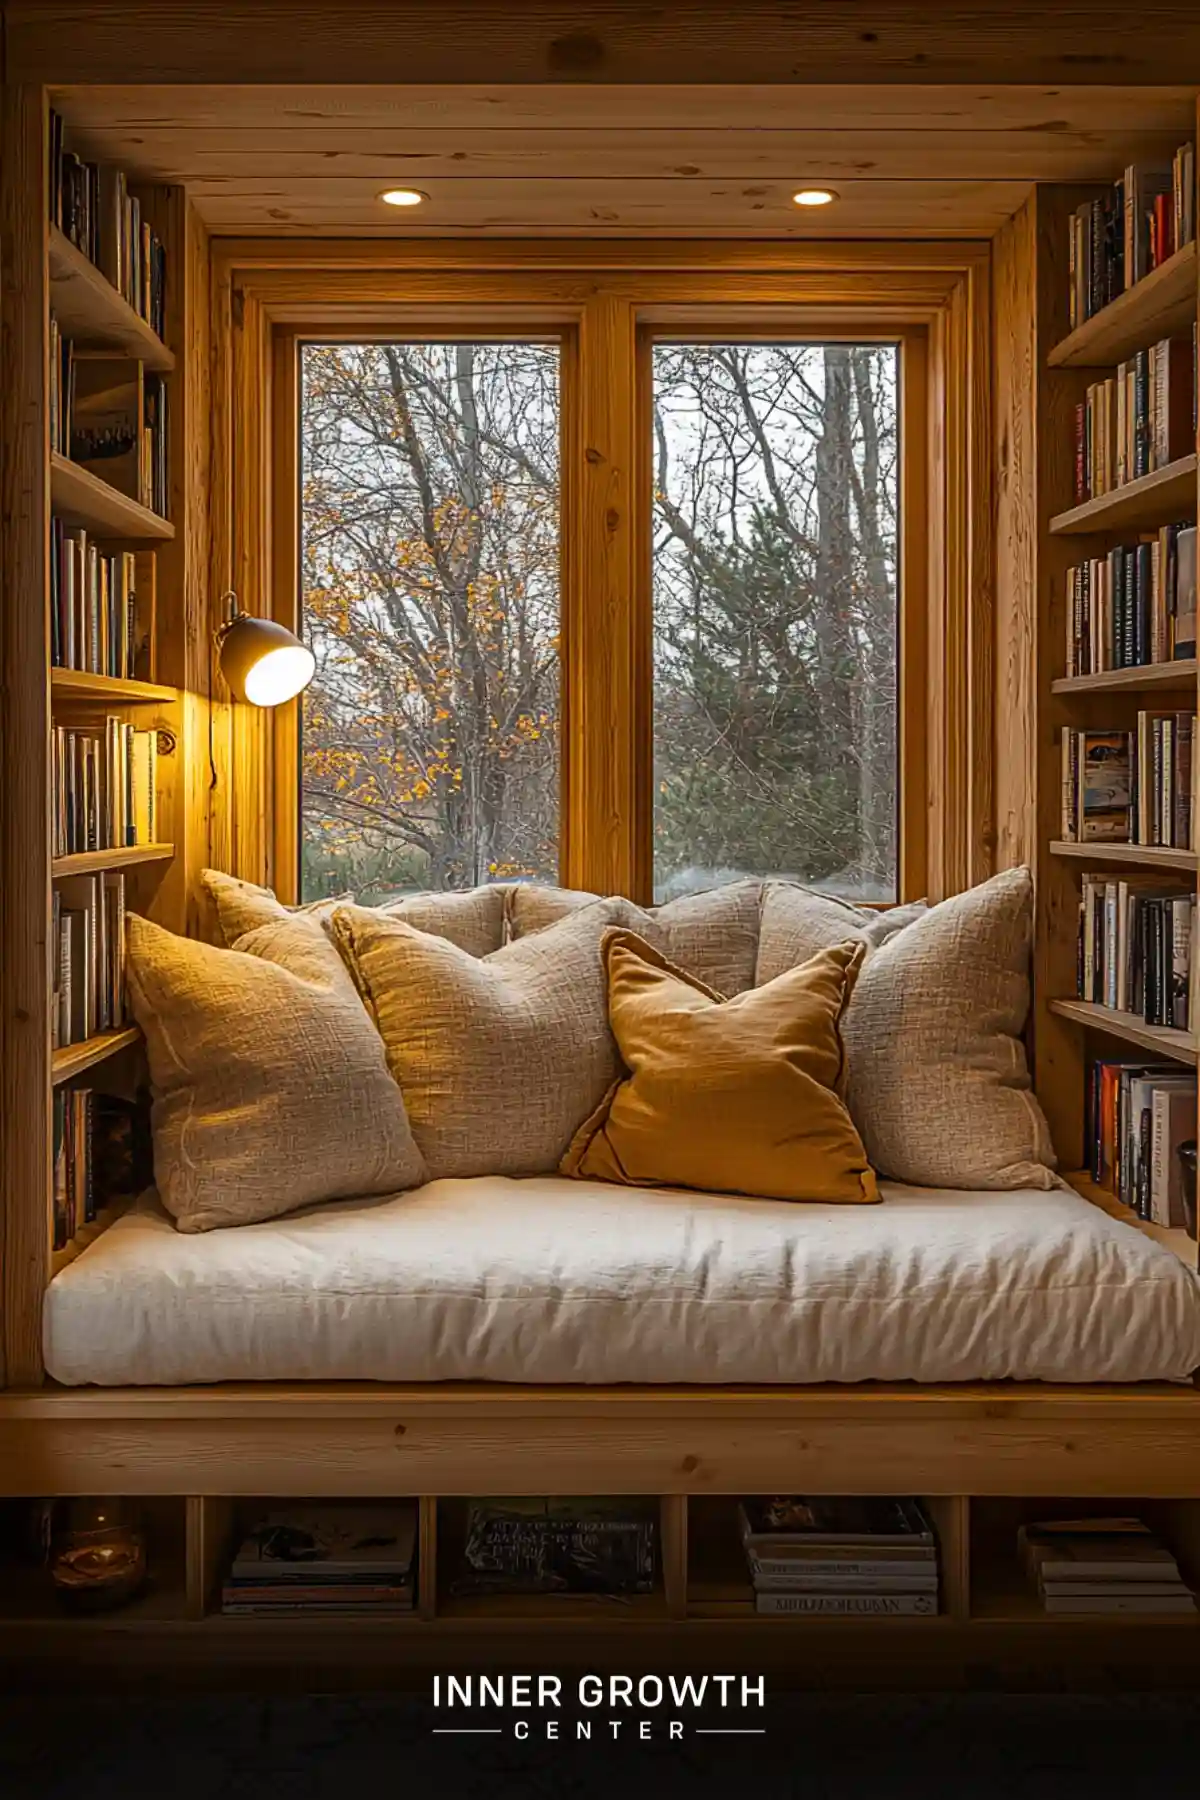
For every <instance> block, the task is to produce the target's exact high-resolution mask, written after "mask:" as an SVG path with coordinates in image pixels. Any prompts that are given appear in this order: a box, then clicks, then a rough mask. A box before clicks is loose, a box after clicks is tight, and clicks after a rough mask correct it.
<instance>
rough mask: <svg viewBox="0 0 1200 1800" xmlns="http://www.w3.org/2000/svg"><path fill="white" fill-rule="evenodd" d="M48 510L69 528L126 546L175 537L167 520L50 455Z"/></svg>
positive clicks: (173, 528)
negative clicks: (76, 526) (80, 529)
mask: <svg viewBox="0 0 1200 1800" xmlns="http://www.w3.org/2000/svg"><path fill="white" fill-rule="evenodd" d="M50 504H51V508H52V509H53V511H54V512H55V513H57V514H58V515H59V517H60V518H62V519H64V520H65V521H66V523H67V524H68V525H82V526H84V527H85V528H86V529H87V530H88V531H91V532H94V533H95V535H96V536H97V537H101V538H113V539H117V540H119V541H120V542H122V543H127V544H139V543H141V544H165V543H169V542H170V540H171V539H172V538H173V537H174V536H175V527H174V526H173V525H172V524H171V522H170V520H169V519H160V518H159V516H158V514H157V513H152V512H151V511H150V509H149V507H146V506H139V505H138V503H137V501H136V500H131V499H130V498H129V496H128V495H127V494H122V493H119V492H118V490H117V489H116V488H115V487H110V486H109V484H108V482H107V481H101V480H100V479H99V478H98V477H97V476H95V475H93V474H92V473H91V471H90V470H88V469H81V468H80V467H79V465H78V463H73V462H71V461H70V459H69V458H68V457H65V456H59V455H58V453H57V452H55V451H52V452H51V455H50Z"/></svg>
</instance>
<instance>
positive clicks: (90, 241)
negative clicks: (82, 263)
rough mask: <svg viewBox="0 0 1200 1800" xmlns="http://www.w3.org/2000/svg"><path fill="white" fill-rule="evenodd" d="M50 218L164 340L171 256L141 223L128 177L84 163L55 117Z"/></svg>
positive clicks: (52, 121)
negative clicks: (66, 143) (168, 257)
mask: <svg viewBox="0 0 1200 1800" xmlns="http://www.w3.org/2000/svg"><path fill="white" fill-rule="evenodd" d="M50 217H51V219H52V220H53V222H54V223H55V224H56V225H57V226H58V227H59V229H60V230H61V231H62V232H63V233H64V234H65V235H66V236H67V237H68V238H70V240H71V242H72V243H73V244H74V245H75V248H76V249H77V250H82V252H83V254H84V255H85V256H86V257H88V258H89V260H90V261H91V262H94V263H95V264H96V267H97V268H98V269H100V270H101V271H102V272H103V273H104V275H106V276H107V278H108V280H109V281H110V282H111V283H112V285H113V286H114V287H115V288H116V290H117V292H118V293H119V294H122V295H124V297H125V299H126V300H127V301H128V302H129V304H130V306H132V308H133V310H134V311H135V312H136V313H138V314H140V315H141V317H142V318H143V319H145V320H146V322H147V323H148V324H149V325H150V326H151V327H152V328H153V329H154V330H155V331H156V332H157V333H158V335H159V337H161V336H162V335H163V327H164V301H165V293H166V254H165V252H164V250H163V246H162V243H161V241H160V239H159V238H158V236H157V235H156V233H155V232H153V231H152V230H151V228H150V223H149V221H148V220H146V219H143V218H142V209H141V204H140V202H139V201H138V200H137V199H136V198H135V197H134V196H133V195H132V194H131V193H130V192H129V188H128V185H127V183H126V180H125V175H124V172H123V171H122V170H120V169H114V168H109V167H108V166H107V165H106V164H100V163H93V162H85V161H84V160H83V159H82V158H81V157H79V156H76V155H75V154H74V152H73V151H71V150H68V149H66V148H65V147H64V144H63V121H62V118H61V116H60V115H59V114H58V113H56V112H52V113H51V114H50Z"/></svg>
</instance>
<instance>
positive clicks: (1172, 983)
mask: <svg viewBox="0 0 1200 1800" xmlns="http://www.w3.org/2000/svg"><path fill="white" fill-rule="evenodd" d="M1195 925H1196V897H1195V895H1194V894H1193V893H1191V892H1189V891H1187V890H1185V889H1183V888H1182V887H1180V886H1178V885H1176V886H1174V887H1172V886H1171V885H1169V884H1167V885H1164V884H1163V883H1162V882H1161V881H1160V880H1158V879H1157V878H1156V877H1155V876H1153V875H1130V876H1125V877H1123V878H1121V879H1120V880H1114V879H1112V878H1111V877H1109V876H1105V875H1085V876H1084V877H1083V881H1082V884H1081V893H1080V900H1079V954H1078V993H1079V998H1080V999H1081V1000H1089V1001H1092V1002H1094V1004H1096V1005H1097V1006H1108V1007H1112V1008H1113V1009H1114V1010H1115V1011H1117V1012H1127V1013H1133V1014H1135V1015H1136V1016H1137V1017H1138V1018H1140V1019H1144V1020H1145V1022H1146V1023H1147V1025H1167V1026H1171V1027H1173V1028H1174V1029H1175V1030H1176V1031H1188V1030H1190V1029H1191V1023H1192V979H1191V977H1192V958H1193V945H1194V934H1195Z"/></svg>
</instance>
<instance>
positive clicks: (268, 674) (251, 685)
mask: <svg viewBox="0 0 1200 1800" xmlns="http://www.w3.org/2000/svg"><path fill="white" fill-rule="evenodd" d="M223 604H224V607H225V614H226V616H225V623H224V624H223V625H222V626H221V628H220V630H219V631H218V632H217V657H218V661H219V662H220V665H221V674H222V676H223V677H224V679H225V683H226V686H227V687H228V688H229V691H230V693H231V694H232V695H233V697H234V699H235V700H248V701H249V702H250V705H251V706H282V704H283V702H284V701H285V700H294V699H295V698H296V695H297V694H299V693H302V692H303V690H304V689H305V688H306V687H307V686H308V684H309V682H310V681H311V680H312V678H313V674H314V672H315V670H316V666H317V665H316V660H315V658H314V656H313V653H312V651H311V650H310V649H309V648H308V645H307V644H302V643H301V642H300V639H299V638H298V637H297V636H296V634H295V632H294V631H289V630H288V628H287V626H286V625H281V624H280V623H279V621H278V620H277V619H257V618H255V617H254V616H253V614H251V613H246V612H243V611H242V609H241V607H240V606H239V605H238V599H237V595H236V594H235V593H233V592H232V591H231V592H230V593H228V594H226V595H225V596H224V600H223Z"/></svg>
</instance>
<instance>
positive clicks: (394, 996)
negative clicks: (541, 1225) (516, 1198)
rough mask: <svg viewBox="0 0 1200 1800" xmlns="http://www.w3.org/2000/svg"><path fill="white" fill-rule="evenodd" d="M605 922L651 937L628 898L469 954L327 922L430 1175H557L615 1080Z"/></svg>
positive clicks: (363, 913)
mask: <svg viewBox="0 0 1200 1800" xmlns="http://www.w3.org/2000/svg"><path fill="white" fill-rule="evenodd" d="M613 925H627V926H629V927H630V928H631V929H632V930H635V931H640V932H641V933H642V934H643V935H645V936H649V937H650V938H651V939H652V940H653V939H655V938H656V937H657V933H656V932H655V930H654V925H653V922H652V921H651V920H650V919H648V918H647V916H646V914H645V913H643V912H642V911H641V910H640V909H639V908H638V907H636V906H634V905H632V904H631V903H630V902H629V901H628V900H598V901H596V902H594V903H593V904H592V905H590V906H586V907H582V908H580V909H578V910H577V911H575V912H573V913H571V914H570V916H569V917H567V918H564V919H561V920H560V921H559V922H558V924H556V925H552V926H550V927H549V928H548V929H547V930H545V931H540V932H537V933H535V934H534V935H533V936H531V937H527V938H523V939H522V940H521V941H520V942H519V943H511V944H506V945H505V946H504V948H503V949H502V950H496V951H494V952H493V953H492V954H491V955H490V956H485V957H482V958H478V959H477V958H474V957H471V956H468V955H466V954H465V953H464V952H463V951H462V950H460V949H458V948H457V946H455V945H453V944H450V943H448V942H446V941H445V940H444V939H442V938H437V937H430V936H428V935H426V934H425V933H424V932H420V931H415V930H414V929H413V928H412V927H411V926H410V925H407V924H405V923H404V922H403V921H401V920H398V919H389V918H383V917H381V916H380V914H379V913H377V912H370V911H368V910H366V909H365V908H363V907H359V906H347V907H341V908H339V909H338V911H337V912H336V913H335V914H334V917H333V933H334V940H335V942H336V943H337V945H338V947H339V949H340V950H341V951H342V954H343V955H344V956H345V958H346V960H347V963H348V964H349V966H350V967H351V968H352V969H353V971H354V975H355V979H356V980H357V982H358V984H359V988H360V990H361V992H362V994H363V996H364V998H365V999H366V1001H367V1004H368V1005H369V1007H370V1008H371V1010H372V1012H373V1014H374V1016H375V1021H376V1023H377V1025H378V1027H379V1031H380V1034H381V1035H382V1037H383V1041H384V1044H385V1045H386V1047H387V1056H388V1066H389V1067H390V1069H391V1071H392V1074H393V1075H394V1076H395V1078H396V1080H397V1082H399V1084H400V1088H401V1090H402V1092H403V1094H404V1102H405V1106H406V1107H407V1110H408V1116H409V1119H410V1121H411V1123H412V1129H413V1135H414V1137H415V1138H416V1141H417V1144H418V1146H419V1148H420V1150H421V1153H422V1155H423V1156H424V1158H425V1162H426V1165H427V1167H428V1171H429V1176H430V1179H431V1180H436V1179H437V1178H438V1177H439V1176H443V1175H543V1174H549V1173H552V1172H553V1171H554V1170H555V1169H557V1167H558V1165H559V1162H560V1161H561V1160H562V1157H563V1154H564V1152H565V1151H566V1148H567V1145H568V1144H569V1143H570V1141H571V1137H572V1135H573V1133H574V1132H575V1130H576V1129H577V1127H578V1126H579V1125H581V1124H582V1122H583V1120H584V1119H585V1118H586V1117H587V1116H588V1114H589V1113H590V1112H591V1111H592V1110H593V1109H594V1108H595V1107H596V1106H597V1105H598V1104H599V1102H600V1100H601V1099H602V1098H603V1096H604V1094H605V1092H606V1090H607V1089H608V1088H609V1087H610V1086H611V1084H612V1083H613V1082H614V1081H615V1080H616V1078H617V1076H618V1075H619V1074H620V1060H619V1058H618V1056H617V1050H616V1046H615V1044H614V1042H613V1039H612V1035H611V1033H610V1031H609V1026H608V1010H607V1004H606V997H605V978H604V965H603V962H602V960H601V955H600V943H601V939H602V938H603V936H604V933H605V931H606V930H607V929H608V928H609V927H610V926H613Z"/></svg>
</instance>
